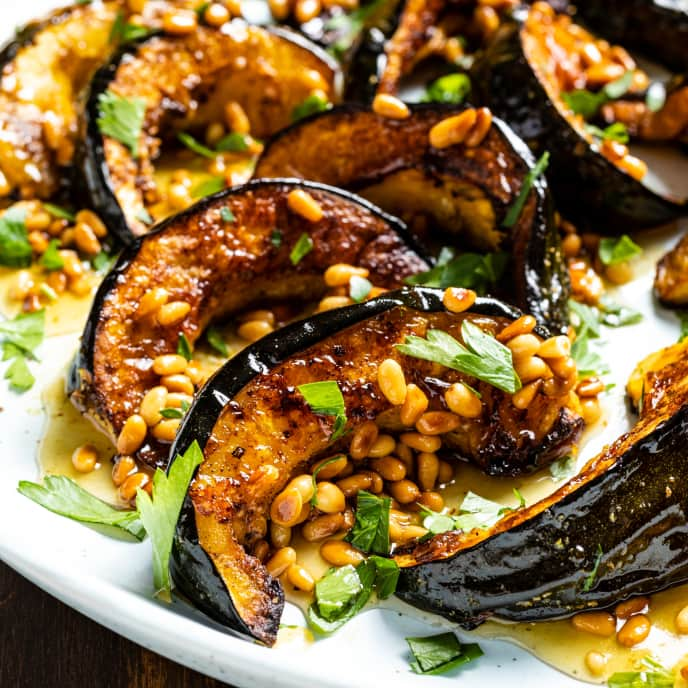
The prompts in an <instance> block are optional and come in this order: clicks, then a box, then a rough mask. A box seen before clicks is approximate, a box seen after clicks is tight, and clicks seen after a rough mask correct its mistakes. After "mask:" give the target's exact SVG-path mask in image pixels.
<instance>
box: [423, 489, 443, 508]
mask: <svg viewBox="0 0 688 688" xmlns="http://www.w3.org/2000/svg"><path fill="white" fill-rule="evenodd" d="M418 503H419V504H421V505H422V506H424V507H425V508H426V509H430V511H442V509H444V498H443V497H442V495H441V494H440V493H439V492H421V495H420V497H418Z"/></svg>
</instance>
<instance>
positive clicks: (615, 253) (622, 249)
mask: <svg viewBox="0 0 688 688" xmlns="http://www.w3.org/2000/svg"><path fill="white" fill-rule="evenodd" d="M642 252H643V249H642V248H640V246H638V244H636V243H635V242H634V241H633V239H631V237H629V236H628V234H624V235H623V236H621V237H619V238H618V239H614V238H612V237H605V238H603V239H601V240H600V247H599V249H598V253H599V256H600V260H601V261H602V262H603V263H604V264H605V265H617V264H618V263H623V262H625V261H627V260H630V259H631V258H635V257H636V256H639V255H640V254H641V253H642Z"/></svg>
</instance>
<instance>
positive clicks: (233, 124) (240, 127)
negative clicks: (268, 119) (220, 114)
mask: <svg viewBox="0 0 688 688" xmlns="http://www.w3.org/2000/svg"><path fill="white" fill-rule="evenodd" d="M224 114H225V124H226V125H227V128H228V129H229V130H230V131H235V132H237V133H239V134H248V133H249V132H250V131H251V122H250V121H249V119H248V115H247V114H246V111H245V110H244V108H242V107H241V105H240V104H239V103H237V102H235V101H230V102H229V103H227V104H226V105H225V113H224Z"/></svg>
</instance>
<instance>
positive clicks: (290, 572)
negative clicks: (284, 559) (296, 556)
mask: <svg viewBox="0 0 688 688" xmlns="http://www.w3.org/2000/svg"><path fill="white" fill-rule="evenodd" d="M287 580H288V581H289V582H290V583H291V584H292V585H293V586H294V587H295V588H298V589H299V590H303V591H304V592H310V591H311V590H313V588H314V587H315V580H313V576H311V574H310V573H309V572H308V571H307V570H306V569H305V568H304V567H303V566H301V565H300V564H292V565H291V566H290V567H289V568H288V569H287Z"/></svg>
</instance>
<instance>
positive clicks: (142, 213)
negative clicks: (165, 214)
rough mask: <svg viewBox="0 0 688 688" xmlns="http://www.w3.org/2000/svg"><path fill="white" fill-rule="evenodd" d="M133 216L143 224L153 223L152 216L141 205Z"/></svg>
mask: <svg viewBox="0 0 688 688" xmlns="http://www.w3.org/2000/svg"><path fill="white" fill-rule="evenodd" d="M135 217H136V219H137V220H139V221H140V222H143V224H144V225H152V224H153V218H152V217H151V214H150V213H149V212H148V210H147V209H146V208H144V207H143V206H141V207H140V208H139V210H138V211H137V213H136V216H135Z"/></svg>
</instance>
